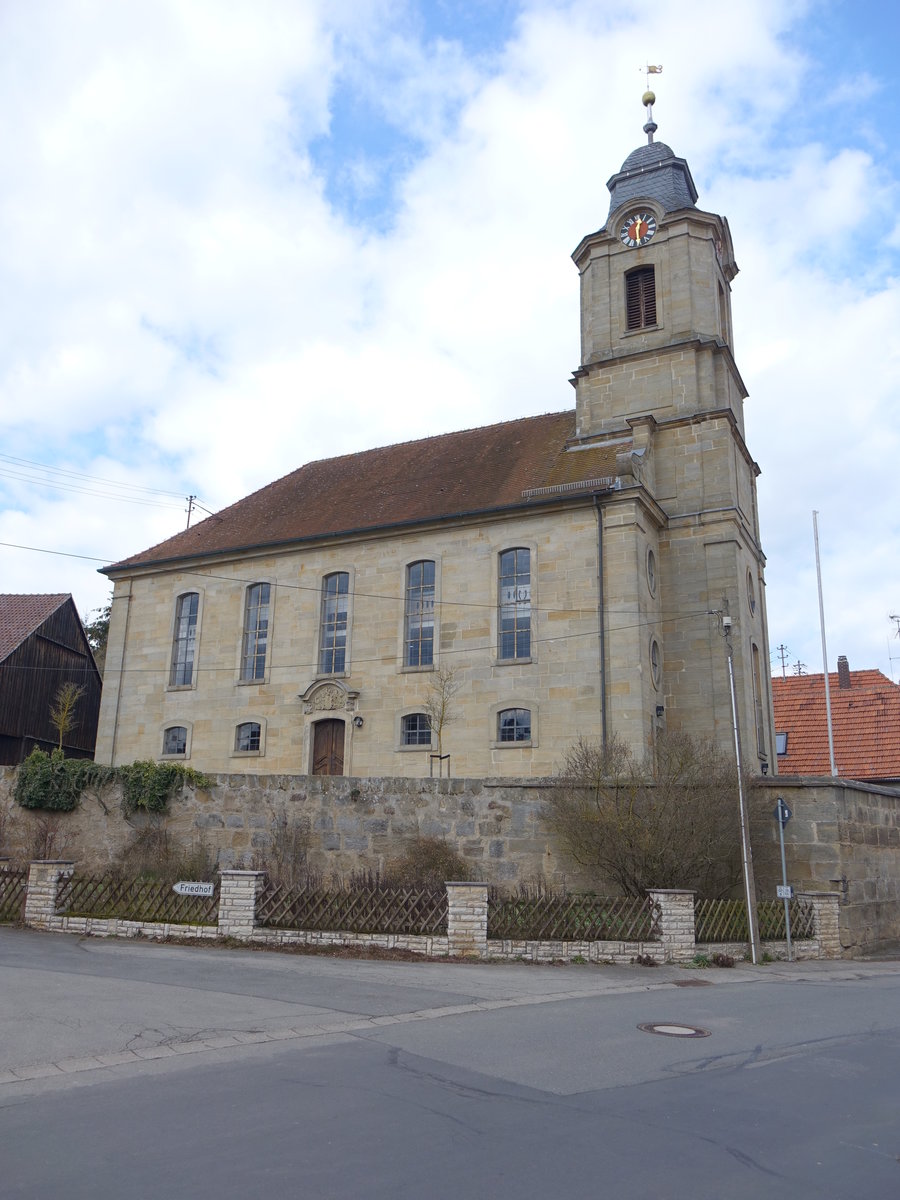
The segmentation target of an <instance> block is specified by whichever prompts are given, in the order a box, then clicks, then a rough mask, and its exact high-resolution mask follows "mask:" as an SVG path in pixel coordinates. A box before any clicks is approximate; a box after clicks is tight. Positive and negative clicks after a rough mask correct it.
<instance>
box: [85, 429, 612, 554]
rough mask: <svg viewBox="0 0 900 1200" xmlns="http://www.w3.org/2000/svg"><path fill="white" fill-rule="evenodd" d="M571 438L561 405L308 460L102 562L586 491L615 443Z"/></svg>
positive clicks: (214, 550) (272, 540)
mask: <svg viewBox="0 0 900 1200" xmlns="http://www.w3.org/2000/svg"><path fill="white" fill-rule="evenodd" d="M574 435H575V413H574V411H572V410H568V411H566V412H557V413H546V414H545V415H543V416H538V417H523V418H520V419H519V420H516V421H503V422H501V423H500V424H498V425H487V426H483V427H481V428H478V429H465V430H462V431H460V432H457V433H445V434H441V435H439V436H437V437H430V438H423V439H422V440H420V441H415V442H402V443H399V444H398V445H394V446H384V447H382V448H380V449H377V450H364V451H362V452H361V453H358V454H344V455H342V456H340V457H338V458H326V459H321V460H319V461H317V462H310V463H307V464H306V466H303V467H300V468H299V469H298V470H296V471H292V472H291V473H290V474H289V475H285V476H283V477H282V478H281V479H277V480H276V481H275V482H274V483H270V484H269V485H268V486H267V487H264V488H261V489H260V490H259V491H258V492H254V493H253V494H252V495H250V496H247V497H246V498H245V499H243V500H239V501H238V502H237V503H236V504H232V505H231V506H230V507H228V508H225V509H222V511H221V512H218V513H216V514H215V516H212V517H208V518H207V519H206V520H205V521H201V522H200V523H199V524H197V525H194V526H192V528H190V529H187V530H184V531H182V532H181V533H178V534H176V535H175V536H174V537H171V538H168V539H167V540H166V541H164V542H160V543H159V544H158V545H157V546H153V547H152V548H151V549H149V550H146V551H144V552H143V553H141V554H134V555H132V556H131V557H129V558H126V559H123V560H122V561H121V562H118V563H115V564H113V565H112V566H110V567H106V568H104V569H105V570H107V571H116V570H119V569H121V568H123V567H128V566H137V565H144V564H150V563H160V562H170V561H177V560H179V559H185V558H193V557H195V556H198V555H200V556H203V555H222V554H230V553H234V552H240V551H245V550H251V549H252V550H256V549H259V548H261V547H268V546H272V547H275V546H280V545H288V544H290V543H293V542H303V541H307V540H312V539H316V538H323V537H339V536H341V535H347V536H349V535H351V534H357V533H361V532H366V531H374V530H377V529H384V528H391V527H396V526H400V525H409V524H415V523H416V522H424V521H439V520H447V519H451V518H454V517H463V516H467V515H474V514H478V513H482V512H492V511H497V510H502V509H509V508H517V507H523V506H526V505H530V504H534V503H540V501H541V500H542V499H544V498H545V497H544V496H541V495H538V496H534V495H532V494H526V493H533V492H534V490H536V489H541V488H553V489H554V490H558V489H561V488H562V489H565V491H566V492H567V493H568V492H571V491H574V492H577V491H578V490H579V489H580V488H584V490H587V491H589V490H590V487H591V483H592V482H595V481H597V480H602V479H608V478H611V477H612V476H614V475H615V472H616V449H621V446H619V447H612V446H603V445H599V446H587V447H583V448H580V447H574V446H573V447H571V449H570V443H571V439H573V438H574Z"/></svg>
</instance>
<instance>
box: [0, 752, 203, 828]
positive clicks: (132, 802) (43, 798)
mask: <svg viewBox="0 0 900 1200" xmlns="http://www.w3.org/2000/svg"><path fill="white" fill-rule="evenodd" d="M116 779H118V780H120V781H121V783H122V804H123V807H124V809H125V812H126V813H127V814H130V813H134V812H138V811H144V812H150V813H161V812H165V809H166V806H167V804H168V802H169V799H170V797H171V796H172V795H173V793H174V792H175V790H176V788H178V787H180V786H182V785H183V784H185V783H188V784H190V785H191V786H192V787H208V786H209V784H210V780H208V779H207V778H206V776H205V775H201V774H200V772H199V771H195V770H193V769H192V768H191V767H184V766H182V765H181V763H155V762H149V761H148V762H135V763H130V764H128V765H127V766H122V767H105V766H102V765H101V764H100V763H95V762H92V761H91V760H90V759H89V758H66V757H65V755H64V754H63V752H62V750H60V749H56V750H51V751H50V753H49V754H47V753H46V751H44V750H40V749H39V748H38V747H37V746H35V748H34V749H33V750H32V752H31V753H30V754H29V755H28V757H27V758H26V759H25V761H24V762H23V763H22V764H21V765H20V766H19V769H18V772H17V774H16V787H15V797H16V800H17V801H18V803H19V804H21V805H22V807H23V808H42V809H49V810H51V811H55V812H71V811H72V810H73V809H75V808H77V807H78V805H79V803H80V801H81V797H82V794H83V793H84V792H85V791H86V790H87V788H101V787H103V786H104V785H105V784H108V783H112V782H113V781H114V780H116Z"/></svg>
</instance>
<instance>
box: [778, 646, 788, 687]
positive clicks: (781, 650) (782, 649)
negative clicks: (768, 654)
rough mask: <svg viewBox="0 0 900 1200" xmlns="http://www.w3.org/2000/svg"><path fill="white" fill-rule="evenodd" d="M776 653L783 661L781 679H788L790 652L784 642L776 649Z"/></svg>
mask: <svg viewBox="0 0 900 1200" xmlns="http://www.w3.org/2000/svg"><path fill="white" fill-rule="evenodd" d="M775 653H776V654H777V655H778V657H779V658H780V659H781V678H782V679H787V660H788V655H789V654H790V650H788V648H787V646H785V644H784V642H782V643H781V645H780V646H776V647H775Z"/></svg>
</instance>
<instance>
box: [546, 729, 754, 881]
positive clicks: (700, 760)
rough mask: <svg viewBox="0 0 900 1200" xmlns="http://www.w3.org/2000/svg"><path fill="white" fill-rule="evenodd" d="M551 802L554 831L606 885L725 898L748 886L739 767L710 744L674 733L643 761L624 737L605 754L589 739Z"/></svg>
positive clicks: (575, 750)
mask: <svg viewBox="0 0 900 1200" xmlns="http://www.w3.org/2000/svg"><path fill="white" fill-rule="evenodd" d="M543 801H544V803H543V808H542V817H543V820H544V822H545V824H546V826H547V828H548V829H549V830H550V831H551V833H552V834H553V835H554V836H555V837H556V839H557V840H558V842H559V843H560V846H561V848H562V849H563V850H564V851H565V852H566V853H567V854H568V855H569V857H570V858H572V859H573V860H574V861H575V862H576V863H578V864H579V865H580V866H582V867H585V868H587V869H588V870H589V871H590V872H591V873H593V874H594V876H595V878H596V881H597V884H598V885H599V886H602V887H609V886H613V887H615V888H616V889H618V890H620V891H621V892H623V893H624V894H625V895H629V896H639V895H643V894H644V893H645V892H646V890H647V889H648V888H651V887H657V888H693V889H695V890H696V891H698V892H699V893H700V894H701V895H704V896H721V895H723V894H725V893H726V892H728V891H730V890H731V889H732V888H733V887H734V886H735V884H737V883H738V882H739V881H740V878H741V857H740V837H739V834H740V821H739V815H738V805H737V768H736V766H735V763H734V761H733V759H730V758H729V757H728V756H727V755H725V754H723V753H722V752H721V751H719V750H718V749H717V748H716V747H715V746H714V745H713V744H712V743H710V742H701V741H697V740H696V739H694V738H691V737H689V736H687V735H686V734H667V735H665V736H663V737H661V738H660V739H659V742H658V745H657V749H656V754H655V756H654V757H653V758H652V759H647V760H646V761H644V762H642V763H638V762H635V760H634V758H633V757H632V755H631V754H630V753H629V751H628V749H627V747H626V746H625V745H624V743H623V742H621V741H620V740H618V739H616V738H613V739H612V740H611V741H610V743H609V746H608V747H607V749H606V750H605V751H604V750H603V749H601V747H600V746H598V745H597V744H595V743H593V742H589V741H586V740H584V739H581V740H579V741H578V742H576V743H575V744H574V745H573V746H572V747H571V749H570V750H569V752H568V754H567V755H566V759H565V762H564V763H563V766H562V770H561V772H560V776H559V778H558V780H557V781H556V782H555V783H554V784H553V785H551V786H549V787H547V788H545V789H544V792H543Z"/></svg>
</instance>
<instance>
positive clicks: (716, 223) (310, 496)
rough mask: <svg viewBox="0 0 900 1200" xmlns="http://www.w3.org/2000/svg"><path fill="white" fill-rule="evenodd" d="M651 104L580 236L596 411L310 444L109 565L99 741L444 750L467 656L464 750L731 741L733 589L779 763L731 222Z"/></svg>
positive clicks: (296, 767)
mask: <svg viewBox="0 0 900 1200" xmlns="http://www.w3.org/2000/svg"><path fill="white" fill-rule="evenodd" d="M644 129H645V132H646V133H647V135H648V141H647V144H646V145H642V146H640V147H639V148H638V149H637V150H635V151H634V152H633V153H632V154H630V155H629V156H628V158H627V159H626V161H625V163H624V164H623V166H622V169H621V170H620V171H619V172H617V173H616V174H615V175H614V176H613V177H612V179H611V180H610V183H609V189H610V192H611V200H610V206H609V213H608V216H607V219H606V222H605V224H604V225H603V226H602V227H601V228H600V229H599V230H597V232H595V233H591V234H589V235H588V236H586V237H585V238H584V239H583V240H582V241H581V243H580V244H579V246H578V247H577V249H576V250H575V252H574V255H573V257H574V260H575V263H576V266H577V268H578V270H579V273H580V276H581V332H582V339H581V340H582V355H581V362H580V365H579V366H578V367H577V369H576V371H575V372H574V377H573V379H572V381H571V382H572V384H573V386H574V388H575V407H574V410H570V411H566V412H554V413H550V414H547V415H544V416H533V417H525V418H522V419H520V420H514V421H506V422H503V423H501V424H497V425H492V426H488V427H486V428H481V429H470V430H466V431H464V432H460V433H450V434H444V435H442V436H439V437H432V438H426V439H424V440H421V441H416V442H407V443H404V444H402V445H395V446H388V447H386V448H383V449H377V450H367V451H364V452H363V453H359V454H349V455H343V456H341V457H339V458H333V459H329V460H327V461H321V462H312V463H309V464H307V465H306V466H303V467H301V468H300V469H299V470H297V471H294V472H292V473H291V474H289V475H286V476H285V477H284V478H282V479H279V480H277V481H276V482H275V483H272V484H270V485H269V486H268V487H264V488H263V489H262V490H261V491H258V492H256V493H254V494H253V495H251V496H248V497H247V498H246V499H244V500H241V501H239V502H238V503H236V504H234V505H232V506H231V507H230V508H226V509H224V510H223V511H222V512H220V513H217V514H216V515H215V516H213V517H210V518H209V519H208V520H206V521H203V522H202V523H200V524H198V525H196V526H195V527H193V528H191V529H189V530H187V531H184V532H181V533H179V534H177V535H176V536H174V537H172V538H170V539H168V540H167V541H165V542H163V543H161V544H160V545H158V546H155V547H153V548H152V549H150V550H147V551H144V552H143V553H139V554H135V555H133V556H131V557H130V558H127V559H125V560H124V561H122V562H119V563H116V564H115V565H113V566H111V567H108V568H105V573H106V574H108V575H109V577H110V578H111V579H112V581H113V583H114V594H113V601H112V616H111V622H110V630H109V642H108V649H107V658H106V667H105V672H104V693H103V706H102V711H101V718H100V729H99V733H98V742H97V758H98V761H102V762H106V763H121V762H127V761H130V760H132V759H135V758H146V757H148V756H154V757H162V758H172V759H180V760H186V761H190V763H191V764H192V765H194V766H195V767H197V768H198V769H201V770H204V771H210V772H215V771H224V772H227V771H238V772H251V773H260V772H265V773H279V774H297V773H300V774H304V773H316V774H344V775H350V774H353V775H365V776H416V775H418V776H421V775H423V774H424V775H427V774H428V773H429V770H430V768H431V767H432V766H433V763H432V758H431V756H432V755H433V754H434V752H435V750H436V747H437V737H436V731H435V729H434V728H433V727H432V726H433V723H430V722H429V719H428V712H429V708H430V707H433V706H434V703H435V701H437V702H439V701H440V700H441V698H442V693H443V698H445V699H446V698H447V696H446V693H447V690H448V683H449V685H450V688H451V689H458V690H456V694H455V695H454V696H452V697H451V698H450V716H451V718H452V719H451V720H448V722H447V723H446V725H445V728H444V729H443V730H442V738H441V740H442V749H443V751H444V753H445V754H449V755H450V760H451V762H450V766H451V768H452V773H453V775H454V776H457V775H468V776H498V775H504V776H527V775H540V774H549V773H551V772H552V771H553V770H554V768H555V767H556V766H557V765H558V764H559V763H560V761H561V759H562V757H563V755H564V753H565V750H566V748H567V747H568V746H569V745H571V743H572V741H573V740H574V739H576V738H577V737H579V736H584V737H587V738H590V739H595V740H597V741H600V740H602V739H604V738H608V737H610V736H611V735H613V734H616V735H618V736H619V737H621V738H622V739H624V741H625V742H626V743H627V744H628V745H629V746H630V747H631V748H632V749H633V751H634V752H635V753H636V754H638V755H643V754H644V753H645V752H647V751H649V750H651V749H652V747H653V745H654V741H655V739H656V738H657V736H658V735H659V734H660V732H661V731H663V730H665V729H667V728H668V729H674V730H686V731H689V732H691V733H693V734H697V735H699V736H702V737H714V738H717V739H718V740H719V742H720V743H721V744H722V745H723V746H726V747H730V746H732V745H733V723H732V705H731V693H730V688H729V673H728V663H727V658H726V642H725V640H724V638H723V636H722V624H721V620H720V615H721V613H722V611H723V609H725V608H726V606H727V608H728V615H729V616H730V618H731V634H730V639H731V644H732V645H733V654H734V675H735V679H736V684H737V707H738V714H739V720H740V724H741V728H742V731H743V744H744V747H745V756H746V757H747V758H748V760H749V761H748V766H750V767H751V768H753V769H755V770H760V769H762V768H763V767H764V766H768V765H769V764H771V763H774V750H773V735H774V727H773V723H772V704H771V690H770V684H769V672H768V670H767V669H763V668H762V667H761V664H767V663H768V661H769V647H768V635H767V629H766V615H765V602H764V596H765V589H764V578H763V566H764V561H765V560H764V556H763V552H762V549H761V545H760V538H759V528H758V519H757V505H756V476H757V474H758V471H759V468H758V467H757V465H756V463H755V462H754V460H753V457H752V455H751V454H750V452H749V450H748V448H747V445H746V443H745V441H744V414H743V402H744V399H745V397H746V394H747V393H746V389H745V387H744V384H743V382H742V380H741V377H740V374H739V373H738V370H737V367H736V365H735V361H734V358H733V356H732V348H731V347H732V325H731V282H732V280H733V279H734V277H735V275H736V274H737V265H736V263H735V258H734V251H733V248H732V242H731V235H730V232H729V228H728V223H727V221H725V220H724V218H722V217H720V216H717V215H716V214H714V213H708V212H704V211H702V210H701V209H699V208H697V206H696V200H697V191H696V188H695V187H694V182H693V179H692V178H691V173H690V170H689V168H688V165H687V163H686V162H685V161H684V159H681V158H677V157H676V156H675V154H674V153H673V152H672V150H670V149H669V147H668V146H665V145H662V144H661V143H659V142H656V143H654V142H653V131H654V130H655V129H656V125H655V124H654V123H653V121H652V114H651V113H649V112H648V121H647V124H646V125H645V127H644ZM523 254H527V248H523ZM514 302H515V299H514V297H513V296H510V303H511V304H512V303H514ZM348 386H349V385H348ZM422 388H423V395H427V389H428V381H427V379H423V380H422ZM262 399H263V398H262V397H261V398H260V401H261V402H262ZM717 614H720V615H717ZM448 669H452V672H453V678H452V679H450V680H449V681H448V678H447V670H448ZM435 770H437V768H436V766H435Z"/></svg>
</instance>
